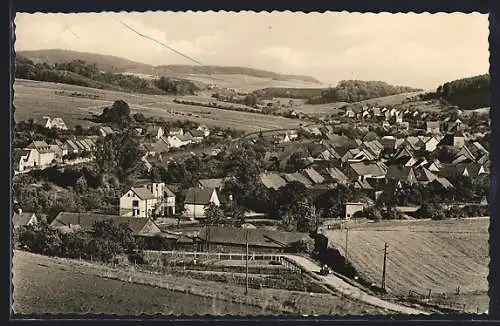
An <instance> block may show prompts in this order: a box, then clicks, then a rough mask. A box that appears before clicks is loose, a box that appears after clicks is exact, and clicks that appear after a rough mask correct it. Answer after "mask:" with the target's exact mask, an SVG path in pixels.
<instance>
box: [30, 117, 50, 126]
mask: <svg viewBox="0 0 500 326" xmlns="http://www.w3.org/2000/svg"><path fill="white" fill-rule="evenodd" d="M34 123H35V124H38V125H40V126H42V127H44V128H47V129H50V128H51V127H52V124H51V119H50V117H47V116H44V117H42V118H41V119H36V120H35V121H34Z"/></svg>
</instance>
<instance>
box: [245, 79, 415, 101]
mask: <svg viewBox="0 0 500 326" xmlns="http://www.w3.org/2000/svg"><path fill="white" fill-rule="evenodd" d="M415 91H420V89H415V88H411V87H407V86H393V85H389V84H387V83H386V82H382V81H363V80H342V81H340V82H339V83H338V84H337V86H336V87H329V88H327V89H320V88H265V89H261V90H257V91H255V92H254V94H255V95H257V96H258V97H261V98H273V97H284V98H295V99H307V101H308V103H309V104H325V103H335V102H348V103H352V102H359V101H364V100H368V99H372V98H377V97H384V96H390V95H397V94H401V93H409V92H415Z"/></svg>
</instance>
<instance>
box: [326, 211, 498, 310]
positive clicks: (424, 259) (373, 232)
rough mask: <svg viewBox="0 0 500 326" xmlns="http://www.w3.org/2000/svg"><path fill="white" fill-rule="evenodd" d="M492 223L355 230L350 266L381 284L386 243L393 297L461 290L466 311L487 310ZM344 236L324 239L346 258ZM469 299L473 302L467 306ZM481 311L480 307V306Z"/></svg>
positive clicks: (388, 284) (451, 222) (456, 222)
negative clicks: (410, 292)
mask: <svg viewBox="0 0 500 326" xmlns="http://www.w3.org/2000/svg"><path fill="white" fill-rule="evenodd" d="M488 225H489V219H471V220H447V221H422V222H419V221H416V222H406V223H395V224H393V225H390V224H389V223H386V224H385V225H380V226H377V225H376V224H375V223H374V225H371V226H365V227H363V226H360V227H356V228H352V229H350V231H349V236H348V246H347V248H348V260H349V262H351V264H352V265H353V266H354V267H355V268H356V270H357V271H358V273H359V275H360V276H361V277H363V278H364V279H366V280H368V281H371V282H373V283H375V284H377V285H380V283H381V277H382V266H383V254H384V243H385V242H387V244H388V251H387V270H386V287H387V290H388V291H389V293H392V294H397V295H407V294H408V292H409V291H410V290H412V291H416V292H417V293H420V294H427V291H428V290H429V289H431V290H432V293H434V294H442V293H446V294H447V296H448V297H449V296H450V295H451V296H452V295H453V294H454V293H455V291H456V289H457V287H458V286H459V287H460V293H461V294H460V296H458V297H460V298H461V299H460V300H458V301H462V302H461V303H460V305H464V309H466V310H470V311H474V312H475V311H476V309H477V308H478V307H479V308H480V309H481V310H482V311H485V310H486V309H487V308H488V307H487V305H488V300H487V293H486V291H487V290H488V282H487V276H488V263H489V246H488V237H489V233H488ZM345 233H346V232H345V231H344V230H332V231H326V232H325V234H326V235H327V236H328V238H329V240H330V245H331V246H333V247H335V248H337V249H338V250H339V251H340V253H341V254H343V255H345ZM467 296H470V297H471V298H473V300H466V298H467ZM478 305H480V306H478Z"/></svg>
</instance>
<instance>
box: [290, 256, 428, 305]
mask: <svg viewBox="0 0 500 326" xmlns="http://www.w3.org/2000/svg"><path fill="white" fill-rule="evenodd" d="M283 256H284V257H286V258H288V259H289V260H291V261H292V262H293V263H294V264H296V265H297V266H300V267H301V268H303V269H305V270H307V271H308V272H312V273H318V272H319V271H320V266H318V265H317V264H316V263H314V262H313V261H311V260H309V259H307V258H305V257H302V256H296V255H283ZM318 279H320V280H321V281H322V282H323V283H325V284H327V285H330V286H331V287H333V288H334V289H335V290H336V291H338V292H339V293H341V294H343V295H345V296H346V297H348V298H351V299H355V300H358V301H362V302H364V303H367V304H370V305H372V306H376V307H380V308H384V309H387V310H390V311H394V312H398V313H402V314H409V315H418V314H426V315H428V314H429V313H428V312H425V311H421V310H417V309H413V308H409V307H405V306H402V305H398V304H395V303H392V302H388V301H384V300H382V299H380V298H377V297H375V296H372V295H369V294H367V293H366V292H364V291H362V290H361V289H359V288H357V287H355V286H353V285H351V284H349V283H347V282H345V281H344V280H342V279H341V278H339V277H337V276H335V275H332V274H330V275H327V276H321V275H318Z"/></svg>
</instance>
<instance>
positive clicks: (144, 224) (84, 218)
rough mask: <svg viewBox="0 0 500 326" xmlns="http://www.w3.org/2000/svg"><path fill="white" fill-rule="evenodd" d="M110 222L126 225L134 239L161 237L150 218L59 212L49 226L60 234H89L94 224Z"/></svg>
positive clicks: (159, 231)
mask: <svg viewBox="0 0 500 326" xmlns="http://www.w3.org/2000/svg"><path fill="white" fill-rule="evenodd" d="M102 221H112V222H113V223H114V224H115V225H123V224H124V225H126V226H127V227H128V228H129V229H130V231H132V234H133V235H134V236H136V237H142V238H150V237H157V236H162V234H163V232H162V231H161V230H160V228H159V227H158V225H156V223H155V222H154V221H153V220H152V219H150V218H136V217H125V216H118V215H105V214H96V213H88V212H87V213H70V212H60V213H59V214H57V216H56V217H55V219H54V220H53V221H52V222H51V223H50V226H51V227H53V228H56V229H58V230H60V231H61V232H74V231H77V230H84V231H88V232H91V231H92V228H93V226H94V224H95V223H96V222H102Z"/></svg>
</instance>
